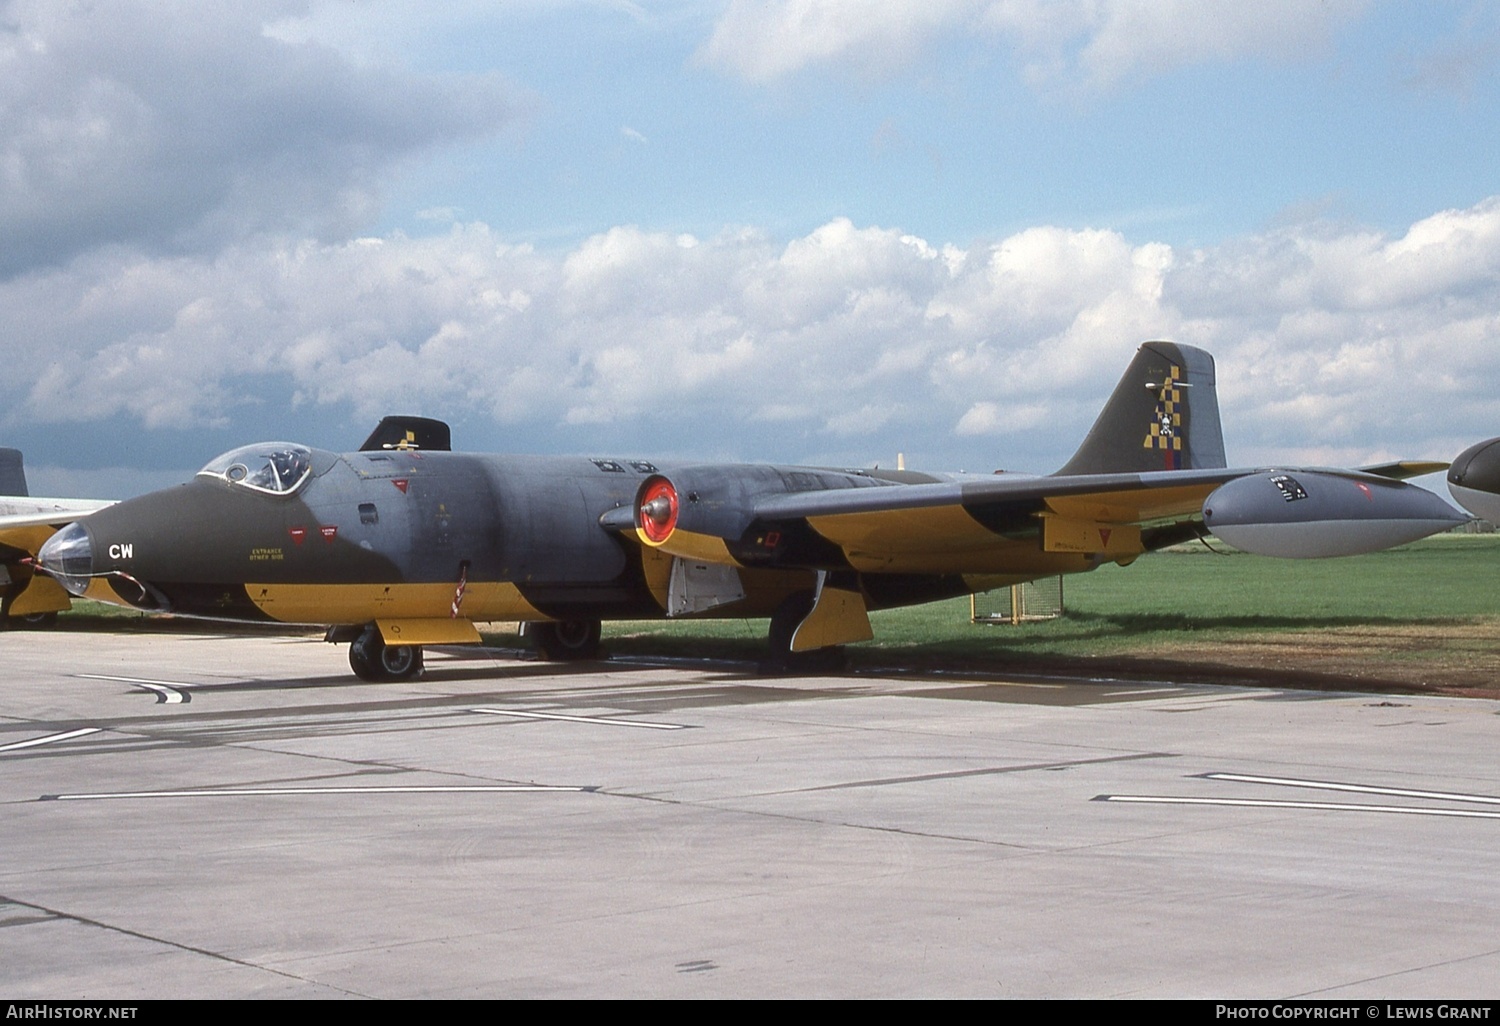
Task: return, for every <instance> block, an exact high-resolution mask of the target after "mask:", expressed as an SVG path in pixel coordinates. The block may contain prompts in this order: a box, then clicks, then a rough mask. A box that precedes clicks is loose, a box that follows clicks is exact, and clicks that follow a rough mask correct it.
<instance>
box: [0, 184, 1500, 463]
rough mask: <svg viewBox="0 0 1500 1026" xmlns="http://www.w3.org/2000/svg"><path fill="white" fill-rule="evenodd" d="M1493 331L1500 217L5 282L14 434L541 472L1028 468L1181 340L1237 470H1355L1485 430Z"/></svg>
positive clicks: (1069, 440)
mask: <svg viewBox="0 0 1500 1026" xmlns="http://www.w3.org/2000/svg"><path fill="white" fill-rule="evenodd" d="M1497 311H1500V198H1492V199H1488V200H1485V201H1483V202H1481V203H1479V204H1477V205H1475V206H1473V207H1470V208H1468V209H1463V210H1449V211H1442V212H1439V213H1435V214H1433V215H1432V216H1430V217H1427V218H1424V219H1423V220H1421V221H1419V222H1417V223H1415V224H1413V225H1411V226H1410V227H1409V228H1408V229H1407V230H1406V231H1405V232H1403V233H1401V234H1400V235H1399V236H1387V235H1384V234H1381V233H1379V232H1374V231H1366V230H1355V229H1336V228H1333V227H1330V226H1328V225H1326V224H1322V223H1312V224H1308V225H1303V226H1300V227H1283V228H1280V229H1277V230H1275V231H1272V232H1267V233H1264V234H1260V235H1256V236H1252V237H1248V238H1242V239H1238V240H1234V241H1231V242H1229V243H1226V244H1224V245H1222V246H1219V247H1215V248H1211V249H1203V250H1182V251H1179V250H1174V249H1173V248H1171V247H1169V246H1167V245H1165V244H1162V243H1156V242H1133V241H1131V240H1129V239H1127V238H1125V237H1124V236H1122V235H1120V234H1119V233H1116V232H1109V231H1097V230H1075V229H1064V228H1057V227H1045V226H1044V227H1036V228H1031V229H1027V230H1025V231H1022V232H1018V233H1017V234H1015V235H1013V236H1011V237H1009V238H1005V239H1001V240H999V241H996V242H993V243H986V244H980V245H974V246H971V247H969V248H967V249H960V248H957V247H953V246H946V245H941V244H938V243H935V242H930V241H927V240H923V239H920V238H916V237H913V236H911V235H909V234H905V233H902V232H900V231H899V230H895V229H887V228H882V227H874V226H864V227H861V226H857V225H855V224H853V223H852V222H850V221H848V220H845V219H836V220H834V221H831V222H829V223H827V224H825V225H822V226H821V227H819V228H817V229H815V230H814V231H812V232H809V233H808V234H807V235H805V236H802V237H799V238H794V239H791V240H790V241H784V242H779V241H776V240H774V239H772V238H771V237H769V236H768V235H766V234H765V233H763V232H759V231H754V230H748V229H745V230H734V231H727V232H725V233H723V234H721V235H718V236H715V237H708V238H698V237H693V236H685V235H674V234H667V233H661V232H651V231H645V230H642V229H638V228H633V227H617V228H613V229H611V230H609V231H607V232H604V233H601V234H598V235H596V236H593V237H591V238H589V239H587V240H585V241H584V242H582V243H580V244H579V245H577V246H576V247H574V248H573V249H571V250H569V251H567V252H563V253H558V254H551V253H545V252H540V251H537V250H535V249H533V248H532V247H530V246H526V245H516V244H512V243H510V242H508V241H507V240H506V239H504V238H503V237H501V236H500V235H498V234H497V233H496V232H495V231H493V230H492V229H490V228H489V227H487V226H485V225H482V224H471V225H461V226H456V227H455V228H453V230H452V231H451V232H449V233H448V234H445V235H438V236H432V237H425V238H410V237H406V236H403V235H399V234H397V235H390V236H387V237H383V238H372V239H356V240H351V241H346V242H338V243H326V242H318V241H315V240H310V239H301V240H286V241H282V242H279V243H276V244H274V245H269V244H266V243H265V242H264V241H250V242H245V243H241V244H238V245H235V246H231V247H229V248H226V249H225V250H223V251H221V252H219V253H218V254H216V255H213V256H197V255H182V256H175V257H162V256H157V255H150V254H145V253H141V252H138V251H130V250H126V249H123V248H120V247H115V248H110V249H105V250H100V251H97V252H93V253H90V254H88V255H87V256H84V257H80V258H78V259H76V260H74V261H72V262H71V263H70V264H68V265H67V266H66V267H63V268H58V269H55V270H52V271H48V272H45V273H35V274H30V275H25V276H21V277H17V278H14V279H12V280H10V281H7V282H3V283H0V317H3V318H4V319H5V321H6V322H7V323H8V324H9V325H10V326H11V337H12V338H13V339H15V340H16V341H17V342H18V343H19V344H17V345H15V346H14V347H13V352H12V354H11V355H10V357H9V366H8V368H7V371H8V373H7V375H6V376H5V377H4V379H3V380H0V406H3V408H5V409H7V410H9V411H10V414H9V416H10V418H11V421H12V423H15V422H18V421H26V422H38V421H40V422H45V423H60V422H75V423H76V422H86V421H90V420H96V419H102V418H110V419H112V420H120V419H124V420H125V421H126V422H132V421H133V422H136V423H140V424H144V425H146V426H147V427H176V428H192V427H195V426H205V425H213V424H215V423H221V422H223V420H224V419H225V418H226V417H228V418H233V417H235V416H236V411H237V410H244V409H245V408H246V407H252V408H253V407H254V406H255V405H256V404H260V403H270V402H271V400H269V399H268V398H267V397H268V396H275V397H277V401H278V403H288V402H289V403H290V404H291V406H292V407H293V408H296V407H298V406H301V407H303V408H327V409H337V410H343V411H346V415H347V416H348V417H349V418H350V419H351V421H352V423H353V424H355V425H364V424H366V423H368V422H369V421H370V420H372V419H373V418H374V417H375V416H377V415H379V414H383V413H386V412H391V411H392V410H398V409H399V410H408V411H416V410H423V411H426V412H429V413H434V414H437V415H442V416H453V417H458V416H466V417H471V418H473V417H478V418H481V419H485V420H488V421H491V422H493V423H495V424H499V425H506V426H508V427H510V428H514V429H515V430H516V431H518V432H528V431H529V432H531V434H529V435H527V436H526V437H527V438H528V439H530V443H529V444H532V445H535V444H536V439H537V438H538V437H539V436H542V437H544V436H545V434H546V433H547V432H548V431H554V430H555V431H562V430H564V429H567V430H575V431H580V432H583V433H584V436H586V437H589V438H592V439H595V441H594V442H593V443H592V447H597V445H598V444H599V442H600V441H604V440H607V441H609V442H610V447H611V448H626V447H629V448H631V449H633V450H636V451H643V452H646V453H647V454H650V455H656V454H661V453H665V454H669V455H670V454H679V455H691V456H699V457H705V458H707V457H710V456H717V455H720V454H724V455H735V456H756V457H766V456H774V457H778V458H782V459H803V458H809V457H811V456H818V455H820V454H827V456H828V458H834V457H837V458H838V459H839V460H840V461H848V460H857V461H860V462H867V461H869V460H873V459H879V458H881V456H882V455H884V457H885V458H886V460H887V461H889V458H890V456H891V455H892V454H893V453H894V452H895V451H896V450H897V449H898V448H899V449H902V450H904V451H906V452H907V453H908V455H909V456H910V457H914V464H913V465H916V463H917V462H919V461H920V462H926V463H927V464H928V465H932V464H933V463H934V462H941V463H944V464H947V465H950V466H953V465H959V464H967V465H968V466H969V469H987V468H988V467H992V466H994V465H996V464H1001V463H1003V464H1008V465H1011V466H1012V467H1013V468H1014V469H1034V470H1044V469H1049V466H1048V464H1049V462H1050V463H1051V464H1056V463H1059V462H1061V460H1062V459H1063V458H1064V457H1065V456H1066V455H1067V453H1068V451H1069V450H1070V449H1071V447H1072V446H1073V445H1075V444H1076V443H1077V441H1078V440H1079V439H1080V438H1081V437H1082V435H1083V433H1084V432H1085V431H1086V429H1087V427H1088V425H1089V423H1090V422H1091V421H1092V418H1093V416H1094V414H1095V413H1096V412H1097V410H1098V408H1099V406H1100V404H1101V403H1102V400H1103V398H1104V396H1105V395H1106V394H1107V393H1108V391H1109V389H1110V388H1111V387H1112V386H1113V384H1114V382H1115V381H1116V379H1117V378H1118V376H1119V374H1120V372H1121V370H1122V369H1123V367H1124V366H1125V364H1126V362H1127V360H1128V359H1129V356H1130V353H1131V352H1132V351H1133V350H1134V348H1135V347H1136V346H1137V345H1138V344H1139V343H1140V342H1142V341H1144V340H1147V339H1150V338H1160V337H1166V338H1170V339H1175V340H1177V341H1181V342H1186V343H1192V344H1197V345H1202V346H1204V347H1206V348H1208V349H1209V350H1210V351H1212V352H1213V353H1214V354H1215V355H1216V357H1217V358H1218V362H1219V372H1220V373H1219V379H1220V398H1221V402H1222V404H1223V407H1224V419H1225V423H1226V428H1227V431H1228V440H1229V444H1230V450H1231V457H1232V458H1235V459H1237V460H1238V461H1240V462H1251V463H1259V462H1268V461H1272V460H1278V459H1280V460H1288V461H1293V462H1302V463H1320V462H1359V461H1364V460H1378V459H1386V458H1390V457H1392V456H1395V455H1417V456H1445V455H1448V456H1451V455H1452V454H1454V453H1456V452H1457V451H1458V450H1459V449H1460V448H1462V447H1463V445H1465V444H1467V443H1468V442H1470V441H1473V440H1476V439H1478V438H1481V437H1486V436H1488V435H1493V434H1496V433H1497V431H1500V398H1497V397H1496V396H1495V395H1494V394H1493V390H1492V389H1491V388H1490V387H1489V386H1488V384H1487V383H1489V382H1493V381H1495V380H1497V379H1500V347H1497V346H1495V345H1494V339H1495V338H1496V337H1497V336H1500V313H1497ZM277 415H278V414H277V410H276V409H274V408H273V409H267V410H264V411H263V412H262V414H261V415H260V418H259V419H260V420H261V421H268V422H271V423H274V420H275V417H276V416H277ZM262 433H266V432H262ZM270 433H273V434H274V433H276V432H274V431H272V432H270ZM350 433H351V434H357V430H356V429H355V428H352V427H351V429H350ZM573 437H578V436H576V435H575V436H573ZM543 447H545V446H543ZM1017 449H1020V450H1021V451H1025V452H1029V453H1030V454H1032V455H1031V457H1030V458H1028V459H1026V460H1024V461H1022V462H1021V463H1020V464H1019V465H1018V464H1017V461H1016V459H1015V458H1014V455H1013V454H1014V453H1015V452H1016V451H1017ZM1007 453H1011V454H1012V455H1009V456H1007V455H1006V454H1007ZM953 454H957V455H956V456H954V455H953ZM934 457H946V458H943V459H940V460H937V459H935V458H934Z"/></svg>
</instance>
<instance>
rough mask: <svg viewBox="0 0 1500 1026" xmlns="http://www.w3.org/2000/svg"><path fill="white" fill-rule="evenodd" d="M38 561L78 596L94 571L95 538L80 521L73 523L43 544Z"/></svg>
mask: <svg viewBox="0 0 1500 1026" xmlns="http://www.w3.org/2000/svg"><path fill="white" fill-rule="evenodd" d="M36 558H37V562H38V563H40V564H41V565H42V568H43V569H45V570H46V571H47V572H48V573H49V574H51V575H52V576H53V578H54V579H56V581H57V583H58V584H61V585H62V586H63V587H64V588H66V589H67V590H68V592H69V593H70V594H73V595H79V596H81V595H82V594H83V593H84V592H85V591H86V590H87V589H88V586H89V581H90V579H91V578H92V577H93V574H94V542H93V540H92V539H91V538H90V537H89V533H88V531H87V530H85V529H84V526H83V525H82V524H78V523H73V524H69V525H68V526H67V527H64V528H63V529H62V530H61V531H58V532H57V533H56V534H54V535H53V536H52V537H51V538H48V539H47V541H46V542H45V543H44V544H43V545H42V547H41V549H40V550H39V551H38V552H37V555H36Z"/></svg>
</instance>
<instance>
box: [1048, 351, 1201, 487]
mask: <svg viewBox="0 0 1500 1026" xmlns="http://www.w3.org/2000/svg"><path fill="white" fill-rule="evenodd" d="M1223 466H1226V463H1225V461H1224V431H1223V428H1222V427H1220V425H1219V397H1218V393H1217V392H1216V391H1215V390H1214V358H1213V357H1212V356H1209V355H1208V354H1207V353H1205V352H1204V351H1203V350H1201V349H1195V348H1193V347H1192V346H1181V345H1176V344H1174V343H1172V342H1147V343H1146V344H1145V345H1143V346H1141V348H1140V349H1138V350H1136V354H1135V359H1133V360H1131V361H1130V366H1129V367H1128V368H1127V369H1126V371H1125V376H1124V377H1122V378H1121V379H1120V383H1119V384H1118V385H1116V386H1115V390H1114V392H1113V393H1112V394H1111V395H1110V397H1109V402H1107V403H1105V404H1104V410H1103V412H1101V413H1100V414H1099V419H1098V420H1096V421H1094V426H1093V427H1092V428H1091V429H1090V430H1089V433H1088V437H1087V438H1085V439H1084V440H1083V445H1081V446H1079V448H1078V451H1077V452H1076V453H1074V454H1073V458H1072V459H1070V460H1069V461H1068V462H1067V464H1066V465H1065V466H1063V468H1062V469H1061V470H1059V471H1058V472H1057V473H1058V474H1059V475H1061V474H1137V473H1144V472H1146V471H1152V470H1202V469H1210V468H1215V467H1223Z"/></svg>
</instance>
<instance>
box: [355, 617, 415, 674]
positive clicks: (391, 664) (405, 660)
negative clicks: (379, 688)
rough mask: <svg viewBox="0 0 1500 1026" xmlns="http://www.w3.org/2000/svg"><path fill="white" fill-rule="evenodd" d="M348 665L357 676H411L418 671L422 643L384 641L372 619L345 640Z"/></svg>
mask: <svg viewBox="0 0 1500 1026" xmlns="http://www.w3.org/2000/svg"><path fill="white" fill-rule="evenodd" d="M349 668H350V669H352V670H353V671H354V675H355V676H356V677H358V678H359V679H360V680H368V681H392V680H411V679H413V678H415V677H420V676H421V675H422V646H421V645H387V644H386V643H385V639H384V638H382V637H381V636H380V628H379V627H376V626H375V625H374V624H373V623H372V624H370V625H369V626H368V627H366V628H365V629H364V630H362V631H361V632H360V634H359V637H357V638H355V639H354V640H353V641H351V642H350V643H349Z"/></svg>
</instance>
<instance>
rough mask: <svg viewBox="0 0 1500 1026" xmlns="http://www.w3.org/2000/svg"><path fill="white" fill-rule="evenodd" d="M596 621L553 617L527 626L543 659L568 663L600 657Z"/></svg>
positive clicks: (597, 624)
mask: <svg viewBox="0 0 1500 1026" xmlns="http://www.w3.org/2000/svg"><path fill="white" fill-rule="evenodd" d="M600 630H601V628H600V624H599V621H598V620H556V621H546V622H538V623H529V624H527V625H526V633H527V634H529V635H530V636H531V639H532V641H533V643H534V644H535V645H536V649H537V651H538V652H540V653H541V654H542V658H543V659H550V660H552V661H553V662H559V663H568V662H577V661H578V660H581V659H598V658H599V635H600Z"/></svg>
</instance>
